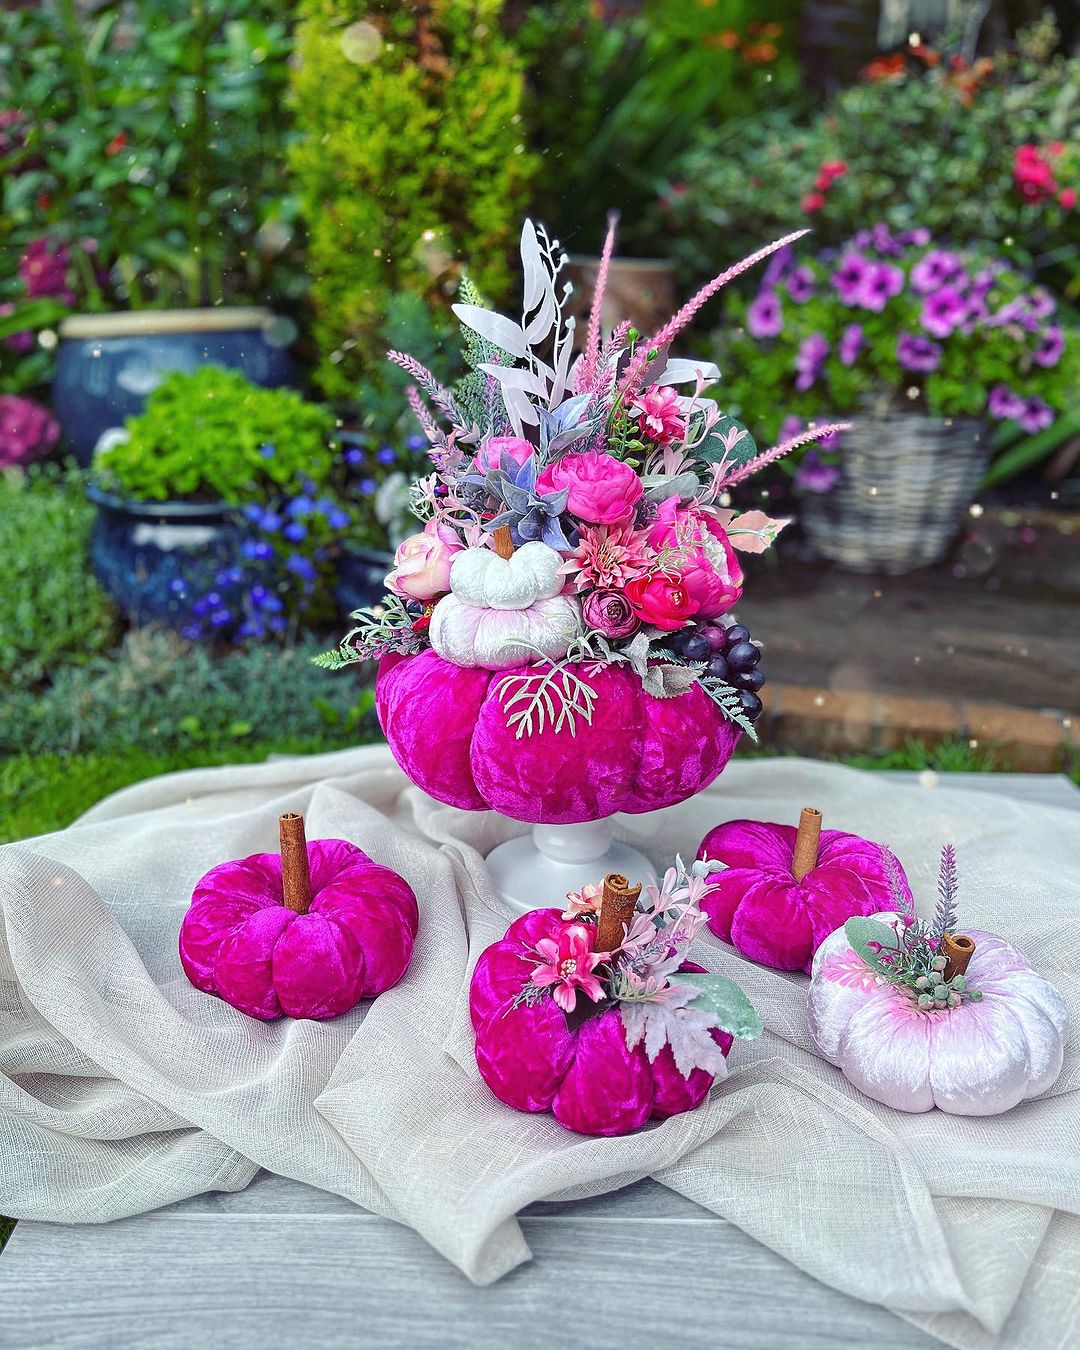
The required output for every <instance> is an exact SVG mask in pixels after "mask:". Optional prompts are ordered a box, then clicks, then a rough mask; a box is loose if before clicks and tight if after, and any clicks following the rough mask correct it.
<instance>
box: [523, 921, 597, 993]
mask: <svg viewBox="0 0 1080 1350" xmlns="http://www.w3.org/2000/svg"><path fill="white" fill-rule="evenodd" d="M595 941H596V929H595V928H589V927H586V925H585V924H583V923H575V924H572V925H571V926H570V927H569V928H564V929H563V931H562V932H561V933H560V934H559V939H558V941H556V940H555V939H554V938H541V939H540V941H539V942H538V943H537V944H536V954H537V956H539V957H540V958H541V959H540V964H539V965H538V966H537V967H536V969H535V970H534V971H533V973H532V982H533V984H535V985H536V986H537V988H539V989H547V988H549V987H551V986H554V987H553V988H552V989H551V996H552V998H554V1000H555V1002H556V1003H557V1004H558V1005H559V1007H560V1008H562V1010H563V1012H568V1013H569V1012H573V1011H574V1008H575V1006H576V1005H577V991H578V990H579V989H580V990H581V992H582V993H583V994H587V995H588V996H589V998H591V999H592V1001H593V1002H594V1003H599V1002H600V1000H601V999H602V998H603V997H604V986H603V985H602V984H601V983H600V981H599V980H598V979H597V978H596V976H595V975H594V974H593V973H592V972H593V971H594V970H595V969H596V967H597V966H598V965H600V964H601V962H603V961H606V960H607V959H608V957H609V956H610V955H611V953H610V952H594V951H593V949H592V945H593V943H594V942H595Z"/></svg>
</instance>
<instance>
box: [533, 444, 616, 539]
mask: <svg viewBox="0 0 1080 1350" xmlns="http://www.w3.org/2000/svg"><path fill="white" fill-rule="evenodd" d="M563 488H566V489H568V491H569V493H570V496H569V499H568V500H567V503H566V509H567V510H568V511H569V512H570V514H571V515H574V516H577V517H578V519H579V520H587V521H590V522H591V523H592V524H594V525H616V524H618V523H619V522H620V521H626V520H629V519H630V517H631V516H632V515H633V514H634V507H635V506H637V504H638V502H639V501H640V500H641V493H642V487H641V479H640V478H639V477H638V476H637V474H636V473H635V472H634V470H633V469H632V468H631V467H630V465H629V464H624V463H623V462H622V460H621V459H616V458H615V456H614V455H605V454H603V453H601V452H600V451H598V450H586V451H583V452H582V453H581V454H577V455H564V456H563V457H562V459H557V460H556V461H555V463H554V464H549V465H548V466H547V468H546V469H545V470H544V472H543V473H542V474H541V475H540V477H539V478H538V479H537V480H536V491H537V492H538V493H539V494H540V495H541V496H546V495H547V494H548V493H549V492H561V491H562V490H563Z"/></svg>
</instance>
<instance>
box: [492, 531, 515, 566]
mask: <svg viewBox="0 0 1080 1350" xmlns="http://www.w3.org/2000/svg"><path fill="white" fill-rule="evenodd" d="M491 538H492V547H493V548H494V550H495V552H496V553H497V554H498V555H499V557H500V558H512V557H513V556H514V536H513V535H512V534H511V533H510V526H509V525H500V526H499V528H498V529H497V530H493V531H492V535H491Z"/></svg>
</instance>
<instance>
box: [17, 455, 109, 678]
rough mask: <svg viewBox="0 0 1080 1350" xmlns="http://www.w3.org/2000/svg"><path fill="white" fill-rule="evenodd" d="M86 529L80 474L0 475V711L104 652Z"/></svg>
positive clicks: (103, 601) (101, 605)
mask: <svg viewBox="0 0 1080 1350" xmlns="http://www.w3.org/2000/svg"><path fill="white" fill-rule="evenodd" d="M93 522H94V508H93V507H92V506H91V505H90V503H89V502H88V501H87V500H86V493H85V480H84V478H83V476H82V475H81V474H78V473H74V472H72V473H70V474H69V475H68V476H66V477H65V476H64V475H63V473H62V472H61V471H59V470H58V469H56V468H55V467H52V466H35V467H33V468H31V469H29V470H27V471H26V472H20V471H18V470H9V471H8V472H7V473H3V474H0V576H2V577H3V579H4V580H3V588H2V589H3V603H2V604H0V688H5V690H7V688H9V687H10V688H11V689H12V690H14V691H15V692H13V693H10V694H9V693H7V692H5V694H4V697H3V698H2V699H0V704H6V703H7V702H8V700H9V698H10V699H14V698H15V697H17V694H18V691H19V689H21V688H28V687H30V686H33V685H34V684H35V683H37V682H38V681H40V680H41V679H42V678H43V677H44V676H45V675H47V674H48V673H49V672H50V671H51V670H53V669H54V668H55V667H56V666H58V665H60V664H61V663H63V662H81V661H86V660H88V659H89V658H90V657H92V656H93V655H94V654H95V653H97V652H100V651H102V650H104V649H105V648H106V647H107V646H108V645H109V643H110V641H111V639H112V636H113V633H114V629H115V617H114V614H113V611H112V608H111V606H110V605H109V601H108V599H107V597H106V595H105V592H104V591H103V590H102V589H101V587H100V586H99V585H98V583H97V581H96V580H95V579H94V577H93V576H91V575H90V572H89V568H88V565H87V558H86V550H87V541H88V539H89V535H90V529H91V526H92V525H93Z"/></svg>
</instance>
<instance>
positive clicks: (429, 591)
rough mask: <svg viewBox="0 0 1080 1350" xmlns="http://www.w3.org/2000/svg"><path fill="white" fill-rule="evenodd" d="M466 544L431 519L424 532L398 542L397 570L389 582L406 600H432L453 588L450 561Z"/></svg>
mask: <svg viewBox="0 0 1080 1350" xmlns="http://www.w3.org/2000/svg"><path fill="white" fill-rule="evenodd" d="M464 547H465V546H464V544H463V543H462V542H461V540H460V539H459V538H458V536H457V534H456V533H455V532H454V531H453V530H452V529H451V528H450V527H449V526H448V525H440V524H439V522H438V521H437V520H429V521H428V523H427V524H426V525H425V526H424V532H423V534H410V535H409V537H408V539H404V540H402V542H401V543H400V544H398V549H397V552H396V553H395V554H394V570H393V571H392V572H391V573H389V575H388V576H387V578H386V584H387V586H388V587H389V588H390V590H392V591H393V592H394V594H395V595H400V596H403V597H404V598H405V599H406V600H430V599H432V598H433V597H434V596H436V595H442V594H443V593H444V592H446V591H448V590H449V589H450V564H451V562H452V561H453V558H454V554H455V553H458V552H460V550H461V549H463V548H464Z"/></svg>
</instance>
